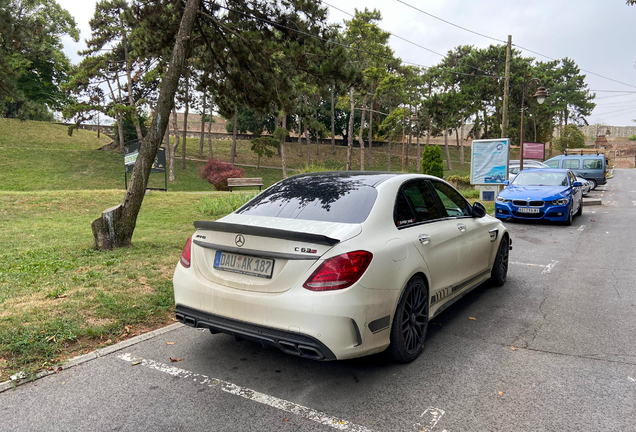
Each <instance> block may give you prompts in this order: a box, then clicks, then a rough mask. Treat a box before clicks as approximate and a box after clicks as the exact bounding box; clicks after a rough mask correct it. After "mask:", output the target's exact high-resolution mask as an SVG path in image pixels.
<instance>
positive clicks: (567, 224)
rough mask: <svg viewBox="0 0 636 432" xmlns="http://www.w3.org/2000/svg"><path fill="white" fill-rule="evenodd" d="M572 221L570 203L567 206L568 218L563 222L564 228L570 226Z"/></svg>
mask: <svg viewBox="0 0 636 432" xmlns="http://www.w3.org/2000/svg"><path fill="white" fill-rule="evenodd" d="M572 219H574V218H573V217H572V203H570V205H569V206H568V218H567V219H566V220H565V222H563V224H564V225H565V226H570V225H572Z"/></svg>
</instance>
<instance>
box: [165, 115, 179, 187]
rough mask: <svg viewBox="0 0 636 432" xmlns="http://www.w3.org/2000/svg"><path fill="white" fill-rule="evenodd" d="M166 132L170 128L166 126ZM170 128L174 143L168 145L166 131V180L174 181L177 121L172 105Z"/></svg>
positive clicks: (177, 132)
mask: <svg viewBox="0 0 636 432" xmlns="http://www.w3.org/2000/svg"><path fill="white" fill-rule="evenodd" d="M167 129H168V132H169V130H170V128H169V127H168V128H167ZM172 129H173V130H174V137H175V143H174V146H172V147H170V133H168V166H169V171H168V180H169V181H171V182H174V165H175V162H176V159H177V148H178V147H179V140H180V138H179V123H178V122H177V110H176V109H175V108H174V106H173V107H172Z"/></svg>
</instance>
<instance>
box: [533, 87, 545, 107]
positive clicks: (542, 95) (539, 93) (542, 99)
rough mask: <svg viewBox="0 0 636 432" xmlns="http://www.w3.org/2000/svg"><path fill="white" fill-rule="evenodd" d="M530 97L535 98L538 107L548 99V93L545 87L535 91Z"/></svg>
mask: <svg viewBox="0 0 636 432" xmlns="http://www.w3.org/2000/svg"><path fill="white" fill-rule="evenodd" d="M532 97H534V98H536V99H537V102H538V103H539V105H541V104H542V103H543V102H545V98H546V97H548V92H547V91H546V89H545V87H539V88H538V89H537V92H536V93H535V94H534V96H532Z"/></svg>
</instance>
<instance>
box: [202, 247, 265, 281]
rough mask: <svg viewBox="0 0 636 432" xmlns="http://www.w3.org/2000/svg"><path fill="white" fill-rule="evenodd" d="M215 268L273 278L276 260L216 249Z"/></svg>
mask: <svg viewBox="0 0 636 432" xmlns="http://www.w3.org/2000/svg"><path fill="white" fill-rule="evenodd" d="M214 268H215V269H217V270H223V271H228V272H232V273H239V274H244V275H250V276H257V277H261V278H267V279H271V278H272V273H273V271H274V260H273V259H268V258H257V257H251V256H245V255H239V254H233V253H227V252H221V251H216V255H215V256H214Z"/></svg>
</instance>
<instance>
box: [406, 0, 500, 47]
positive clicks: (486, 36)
mask: <svg viewBox="0 0 636 432" xmlns="http://www.w3.org/2000/svg"><path fill="white" fill-rule="evenodd" d="M397 2H398V3H402V4H403V5H405V6H408V7H410V8H411V9H415V10H416V11H418V12H421V13H423V14H424V15H428V16H430V17H431V18H435V19H436V20H439V21H442V22H444V23H446V24H448V25H452V26H453V27H457V28H459V29H462V30H464V31H467V32H469V33H473V34H476V35H478V36H481V37H485V38H487V39H492V40H494V41H497V42H501V43H505V44H507V43H508V42H506V41H504V40H501V39H497V38H494V37H491V36H488V35H485V34H483V33H479V32H476V31H474V30H470V29H467V28H466V27H462V26H460V25H457V24H454V23H452V22H450V21H446V20H445V19H442V18H440V17H438V16H435V15H433V14H430V13H428V12H426V11H423V10H422V9H419V8H416V7H415V6H413V5H410V4H408V3H406V2H403V1H402V0H397Z"/></svg>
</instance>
